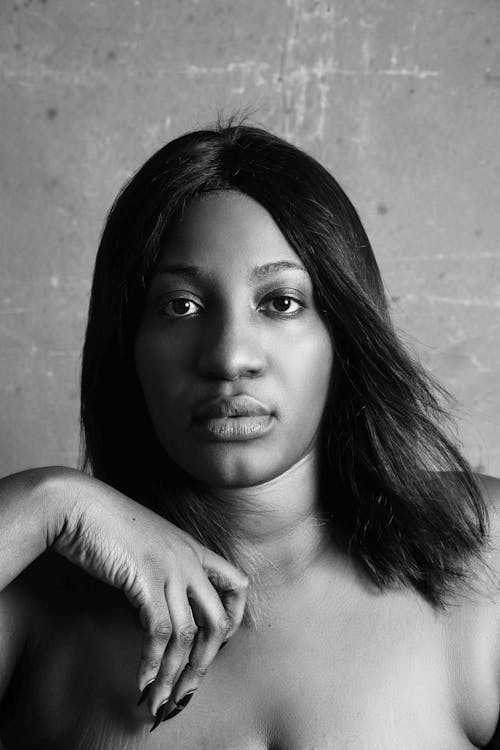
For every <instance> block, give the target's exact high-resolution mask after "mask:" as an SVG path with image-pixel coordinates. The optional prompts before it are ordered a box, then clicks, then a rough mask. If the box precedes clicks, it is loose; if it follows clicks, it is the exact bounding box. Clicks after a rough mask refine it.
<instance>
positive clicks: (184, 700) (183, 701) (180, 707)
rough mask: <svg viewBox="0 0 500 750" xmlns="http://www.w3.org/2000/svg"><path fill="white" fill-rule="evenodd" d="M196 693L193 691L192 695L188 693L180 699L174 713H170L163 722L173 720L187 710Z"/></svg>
mask: <svg viewBox="0 0 500 750" xmlns="http://www.w3.org/2000/svg"><path fill="white" fill-rule="evenodd" d="M194 693H195V691H194V690H192V691H191V692H190V693H186V695H185V696H184V697H183V698H181V699H180V701H179V703H177V704H176V706H175V708H174V709H173V711H170V713H168V714H167V715H166V716H165V717H164V718H163V721H167V719H172V718H173V717H174V716H177V714H180V712H181V711H182V710H183V709H184V708H186V706H187V704H188V703H189V701H190V700H191V698H192V697H193V695H194Z"/></svg>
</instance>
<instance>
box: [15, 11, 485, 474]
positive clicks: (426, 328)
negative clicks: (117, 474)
mask: <svg viewBox="0 0 500 750" xmlns="http://www.w3.org/2000/svg"><path fill="white" fill-rule="evenodd" d="M499 50H500V3H499V2H498V0H481V2H475V1H473V0H432V1H431V0H394V1H393V2H390V1H388V0H331V2H326V1H323V0H288V2H287V1H285V0H274V1H273V0H248V1H247V2H245V1H244V0H179V1H175V0H100V1H99V0H96V1H95V2H91V0H2V2H1V4H0V63H1V65H0V86H1V90H0V108H1V114H0V118H1V119H0V133H1V137H0V180H1V194H0V195H1V211H0V223H1V226H0V243H1V245H0V247H1V262H2V268H1V275H0V336H1V341H0V351H1V359H0V399H1V401H0V420H1V423H0V473H6V472H10V471H13V470H16V469H20V468H23V467H26V466H30V465H41V464H46V463H66V464H70V465H75V464H76V461H77V455H78V431H77V415H78V367H79V353H80V348H81V344H82V335H83V329H84V323H85V316H86V307H87V302H88V292H89V284H90V276H91V271H92V266H93V261H94V256H95V251H96V246H97V242H98V236H99V232H100V229H101V226H102V222H103V219H104V216H105V213H106V211H107V209H108V207H109V205H110V203H111V201H112V199H113V197H114V195H115V193H116V191H117V189H118V188H119V187H120V185H121V184H122V182H123V181H124V180H125V178H126V177H127V176H128V175H129V174H130V172H131V171H132V170H135V169H136V168H137V167H138V166H139V164H140V163H141V162H142V161H143V160H144V159H145V157H146V156H147V155H149V154H150V153H151V152H152V151H153V150H154V149H156V148H157V147H158V146H159V145H160V144H162V143H163V142H165V141H166V140H169V139H171V138H172V137H174V136H176V135H178V134H180V133H182V132H183V131H185V130H188V129H192V128H194V127H196V126H199V125H204V124H206V123H207V122H210V121H212V120H213V119H214V118H215V116H216V108H217V107H219V108H223V109H224V110H225V111H230V110H232V109H233V108H235V107H239V106H247V105H249V106H251V107H253V108H254V109H255V110H256V112H255V115H254V120H255V121H258V122H260V123H261V124H262V125H264V126H265V127H269V128H271V129H273V130H275V131H276V132H278V133H279V134H282V135H284V136H285V137H287V138H289V139H291V140H292V141H294V142H295V143H297V144H298V145H300V146H302V147H305V148H306V149H308V150H310V151H311V152H312V153H313V154H314V155H315V156H317V157H318V158H319V159H320V160H323V161H324V162H325V163H326V164H327V165H328V167H329V168H330V169H331V170H332V171H333V172H334V174H335V175H336V176H337V177H338V178H339V180H340V182H341V183H342V184H343V186H344V187H345V188H346V190H347V192H348V194H349V195H350V196H351V198H352V199H353V202H354V203H355V205H356V206H357V207H358V208H359V211H360V213H361V216H362V218H363V220H364V222H365V225H366V228H367V230H368V234H369V235H370V237H371V239H372V241H373V244H374V248H375V251H376V254H377V257H378V259H379V261H380V265H381V268H382V272H383V274H384V276H385V279H386V282H387V286H388V289H389V292H390V295H391V299H392V303H393V308H394V314H395V316H396V320H397V323H398V327H399V328H400V329H402V330H403V331H404V332H405V337H406V339H407V340H408V341H409V343H410V345H411V346H412V347H413V348H414V349H415V350H417V351H418V352H419V355H420V356H421V358H422V359H423V361H424V362H425V363H426V364H428V366H429V367H430V368H431V369H432V371H433V372H434V373H435V374H436V375H437V376H439V377H440V378H441V379H442V380H443V381H444V383H445V384H446V385H447V386H448V387H449V388H450V389H451V391H452V392H453V393H454V394H455V395H456V396H457V398H458V399H459V401H460V402H461V404H462V406H463V412H462V416H461V430H462V434H463V439H464V445H465V451H466V454H467V455H468V457H469V458H470V459H471V460H472V462H473V463H474V465H475V466H476V467H481V468H482V469H483V470H489V471H490V472H492V473H496V474H500V394H499V387H498V383H499V377H498V376H499V370H500V347H499V322H500V271H499V257H500V249H499V239H498V238H499V236H500V212H499V206H500V181H499V179H498V178H499V175H500V152H499V142H500V127H499V125H500V120H499V116H500V55H499Z"/></svg>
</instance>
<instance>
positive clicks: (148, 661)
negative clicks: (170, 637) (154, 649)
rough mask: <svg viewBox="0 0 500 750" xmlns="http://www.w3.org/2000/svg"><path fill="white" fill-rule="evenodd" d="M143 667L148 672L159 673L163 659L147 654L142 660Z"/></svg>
mask: <svg viewBox="0 0 500 750" xmlns="http://www.w3.org/2000/svg"><path fill="white" fill-rule="evenodd" d="M141 666H142V667H143V668H144V669H146V670H147V671H148V672H149V670H155V671H157V670H158V669H159V668H160V666H161V658H159V657H157V656H152V655H151V654H145V655H144V656H143V657H142V659H141Z"/></svg>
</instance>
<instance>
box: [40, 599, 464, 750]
mask: <svg viewBox="0 0 500 750" xmlns="http://www.w3.org/2000/svg"><path fill="white" fill-rule="evenodd" d="M447 632H448V631H447V629H446V628H443V626H442V622H441V621H439V620H436V619H434V618H432V617H429V615H428V613H424V612H423V611H422V610H421V609H420V608H419V607H412V606H410V607H408V606H399V607H390V608H386V607H384V606H376V607H372V608H370V609H369V610H367V611H363V610H360V609H359V608H357V607H355V608H351V609H349V608H347V609H346V610H345V611H339V609H338V608H336V607H335V605H334V604H332V603H330V602H328V601H326V602H324V603H323V604H322V605H318V606H317V607H316V609H315V610H314V612H309V613H307V612H302V613H301V617H299V612H297V611H296V612H289V613H288V617H283V614H282V615H281V616H280V617H279V618H273V617H272V616H271V617H270V618H269V622H266V621H265V619H264V621H263V623H262V626H261V628H260V629H259V631H258V632H254V631H250V630H240V631H239V632H238V633H237V634H236V635H235V636H234V637H233V638H232V639H231V641H230V643H229V644H228V645H227V647H226V648H225V649H224V650H223V651H221V652H220V653H219V655H218V656H217V657H216V659H215V661H214V663H213V664H212V666H211V668H210V670H209V672H208V674H207V676H206V677H205V679H204V680H203V682H202V684H201V686H200V688H199V690H198V691H197V693H196V694H195V696H194V698H193V700H192V701H191V703H190V704H189V707H188V708H187V709H186V710H185V712H182V713H181V714H179V715H178V716H176V717H175V718H174V719H172V720H171V721H167V722H164V723H162V724H161V725H160V726H159V727H158V728H157V729H156V730H155V732H154V733H152V734H151V733H150V732H149V729H150V727H151V724H152V719H151V717H150V715H149V713H148V710H147V708H145V707H144V706H141V707H137V706H136V701H137V692H136V688H135V670H136V667H137V664H138V661H139V655H140V650H141V637H142V636H141V632H140V630H139V628H138V626H137V624H136V622H135V619H134V618H129V617H126V618H122V617H111V618H109V617H107V618H104V619H103V618H96V619H92V618H87V619H85V620H84V621H81V620H80V621H79V622H78V624H76V623H73V627H71V626H70V623H68V622H67V621H66V622H65V623H64V627H59V629H57V628H56V630H53V631H52V634H51V637H50V638H49V639H48V641H47V643H46V647H45V648H44V651H43V655H41V656H40V662H39V669H38V670H37V677H36V679H35V680H34V681H33V682H32V684H31V688H30V690H31V695H30V696H29V700H30V706H31V715H32V716H33V717H36V726H37V727H38V739H37V740H36V742H35V744H33V748H35V747H47V746H50V747H54V748H55V747H56V746H57V742H56V741H55V740H56V738H57V739H58V742H59V746H60V747H61V750H62V748H67V747H70V746H71V747H73V746H74V747H78V748H80V750H111V748H116V747H120V748H123V750H160V749H161V750H169V749H170V748H171V749H172V750H195V749H196V750H198V749H201V748H203V749H204V750H211V749H213V750H216V749H217V750H224V749H227V750H229V749H231V750H306V748H307V750H312V748H315V749H316V750H327V749H328V750H329V749H330V748H331V750H340V749H342V750H350V749H351V748H352V750H354V749H356V750H360V749H362V748H367V750H368V749H369V750H376V749H378V748H380V750H396V748H398V749H399V748H401V747H404V748H405V750H413V748H415V750H422V748H425V749H426V750H427V749H428V750H434V749H435V750H447V749H448V748H449V750H452V748H453V750H461V749H462V748H463V749H464V750H465V748H472V747H475V745H474V744H472V742H471V741H469V740H468V739H467V736H466V733H465V731H464V728H463V722H462V714H461V705H460V701H461V698H460V689H459V686H457V683H456V670H454V669H453V668H451V666H450V655H451V650H450V642H449V633H448V635H447ZM37 743H38V744H37Z"/></svg>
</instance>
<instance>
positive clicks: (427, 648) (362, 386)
mask: <svg viewBox="0 0 500 750" xmlns="http://www.w3.org/2000/svg"><path fill="white" fill-rule="evenodd" d="M81 420H82V431H83V437H84V446H85V466H84V467H83V468H84V471H77V470H75V469H69V468H64V467H62V466H60V467H47V468H45V469H32V470H26V471H22V472H19V473H16V474H13V475H10V476H8V477H6V478H4V479H3V480H1V483H0V528H1V535H2V536H1V541H2V543H1V547H0V590H1V593H0V654H1V659H0V707H1V713H0V738H1V740H2V742H3V745H4V747H5V748H6V750H10V749H11V748H12V749H14V748H30V749H31V748H32V749H33V750H35V749H37V750H38V749H40V750H41V749H42V748H54V750H55V749H56V748H57V749H59V748H60V750H66V749H68V750H69V749H70V748H79V749H81V750H108V748H109V750H111V749H112V748H113V749H115V748H124V749H127V750H128V749H129V748H130V750H132V748H135V749H137V750H142V749H144V750H147V749H148V748H149V749H151V750H153V749H155V748H172V750H195V749H198V748H228V749H229V748H231V750H264V749H266V750H305V748H313V747H314V748H318V750H326V749H327V748H335V749H338V750H340V748H342V750H348V749H350V748H352V749H353V750H354V748H356V750H359V749H360V748H367V749H370V750H375V749H378V748H380V749H382V748H384V749H387V750H389V749H390V750H395V749H396V748H398V749H399V750H400V749H401V748H404V749H405V750H467V749H471V748H486V747H488V748H496V747H500V744H499V742H500V737H499V734H498V732H497V730H496V728H497V724H498V711H499V705H500V692H499V690H500V591H499V588H498V574H499V570H500V553H499V542H500V525H499V519H498V509H499V504H500V489H499V487H500V482H499V481H498V480H496V479H494V478H492V477H488V476H484V475H480V474H478V473H476V472H474V471H473V470H472V468H471V466H470V465H469V463H468V461H467V460H466V459H465V458H464V456H463V455H462V453H461V451H460V449H459V447H457V444H456V442H455V441H454V439H453V432H452V431H450V429H449V424H448V421H449V420H448V410H447V401H446V393H445V391H444V389H442V388H441V387H440V386H439V384H438V383H437V382H435V381H434V379H433V378H431V376H430V375H429V374H427V373H426V371H425V370H424V369H423V368H422V367H421V365H419V364H418V363H417V361H416V360H415V359H414V358H413V357H412V356H411V355H410V354H409V353H408V352H407V350H406V348H405V346H404V345H403V343H402V342H401V340H400V337H399V336H398V335H397V333H396V331H395V328H394V326H393V323H392V321H391V316H390V312H389V306H388V303H387V297H386V293H385V291H384V286H383V283H382V279H381V276H380V273H379V270H378V266H377V262H376V259H375V257H374V254H373V251H372V249H371V246H370V242H369V239H368V237H367V235H366V233H365V230H364V228H363V225H362V223H361V220H360V218H359V216H358V214H357V211H356V210H355V208H354V207H353V205H352V203H351V202H350V200H349V198H348V197H347V195H346V194H345V192H344V191H343V190H342V188H341V187H340V185H339V183H338V182H337V181H336V179H335V178H334V176H332V174H330V172H329V171H328V170H327V169H326V168H325V167H324V166H323V165H322V164H321V163H320V162H319V161H318V160H316V159H315V158H313V157H312V156H310V155H309V154H308V153H307V152H306V151H304V150H302V149H299V148H298V147H296V146H295V145H293V144H291V143H290V142H288V141H287V140H286V139H283V138H281V137H278V136H277V135H274V134H273V133H271V132H269V131H268V130H266V129H263V128H261V127H256V126H253V125H251V124H249V123H247V122H246V121H244V120H238V118H228V119H227V120H221V121H219V122H218V124H217V125H215V126H213V127H205V128H202V129H197V130H192V131H190V132H187V133H185V134H184V135H181V136H179V137H177V138H175V139H173V140H171V141H170V142H168V143H167V144H166V145H164V146H163V147H161V148H160V149H159V150H158V151H157V152H156V153H154V154H153V155H152V156H151V157H150V158H149V159H148V160H147V161H146V163H145V164H143V166H141V167H140V168H139V169H138V171H136V173H135V174H134V176H133V177H132V178H131V179H130V180H129V181H128V182H127V184H126V185H125V186H124V188H123V189H122V191H121V192H120V194H119V196H118V197H117V199H116V200H115V202H114V204H113V206H112V208H111V211H110V213H109V215H108V218H107V221H106V224H105V227H104V231H103V234H102V239H101V243H100V247H99V251H98V254H97V259H96V264H95V272H94V277H93V284H92V292H91V298H90V307H89V315H88V324H87V329H86V337H85V343H84V348H83V358H82V372H81ZM223 647H224V648H223Z"/></svg>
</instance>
